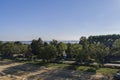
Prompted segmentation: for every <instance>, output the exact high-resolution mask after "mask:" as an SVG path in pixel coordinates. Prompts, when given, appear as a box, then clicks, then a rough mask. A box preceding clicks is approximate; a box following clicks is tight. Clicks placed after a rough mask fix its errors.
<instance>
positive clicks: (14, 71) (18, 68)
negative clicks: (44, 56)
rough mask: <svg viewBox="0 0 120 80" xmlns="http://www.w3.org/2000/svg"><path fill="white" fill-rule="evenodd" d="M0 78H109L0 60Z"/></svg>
mask: <svg viewBox="0 0 120 80" xmlns="http://www.w3.org/2000/svg"><path fill="white" fill-rule="evenodd" d="M3 64H4V65H3ZM0 80H111V78H110V77H108V76H104V75H95V73H88V72H85V73H84V72H81V71H74V70H67V69H62V68H46V67H44V66H40V65H33V64H25V63H18V62H13V63H12V62H10V63H9V62H8V61H7V62H6V61H0Z"/></svg>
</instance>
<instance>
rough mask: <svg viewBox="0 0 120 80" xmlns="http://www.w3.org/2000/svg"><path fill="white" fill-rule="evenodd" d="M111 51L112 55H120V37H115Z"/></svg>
mask: <svg viewBox="0 0 120 80" xmlns="http://www.w3.org/2000/svg"><path fill="white" fill-rule="evenodd" d="M111 53H112V55H114V56H120V39H116V40H115V42H114V43H113V45H112V49H111Z"/></svg>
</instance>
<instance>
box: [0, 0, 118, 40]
mask: <svg viewBox="0 0 120 80" xmlns="http://www.w3.org/2000/svg"><path fill="white" fill-rule="evenodd" d="M119 33H120V0H0V40H5V41H6V40H7V41H9V40H32V39H37V38H38V37H41V38H42V39H43V40H52V39H57V40H79V38H80V37H81V36H89V35H102V34H119Z"/></svg>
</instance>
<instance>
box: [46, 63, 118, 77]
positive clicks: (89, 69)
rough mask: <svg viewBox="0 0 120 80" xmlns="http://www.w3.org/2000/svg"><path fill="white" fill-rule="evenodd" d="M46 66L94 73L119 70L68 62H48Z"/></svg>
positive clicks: (112, 72) (109, 72)
mask: <svg viewBox="0 0 120 80" xmlns="http://www.w3.org/2000/svg"><path fill="white" fill-rule="evenodd" d="M46 67H52V68H64V69H68V70H76V71H81V72H94V73H96V74H106V75H113V74H115V73H117V72H118V71H119V69H116V68H115V69H113V68H98V69H96V68H95V67H91V66H78V65H70V64H56V63H48V64H47V66H46Z"/></svg>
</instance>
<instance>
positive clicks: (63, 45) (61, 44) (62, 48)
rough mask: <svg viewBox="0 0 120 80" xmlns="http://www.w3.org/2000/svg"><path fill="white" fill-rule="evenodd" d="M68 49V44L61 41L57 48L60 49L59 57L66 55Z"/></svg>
mask: <svg viewBox="0 0 120 80" xmlns="http://www.w3.org/2000/svg"><path fill="white" fill-rule="evenodd" d="M66 49H67V45H66V44H65V43H63V42H60V43H59V44H58V45H57V50H58V56H59V57H63V55H64V52H65V51H66Z"/></svg>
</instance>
